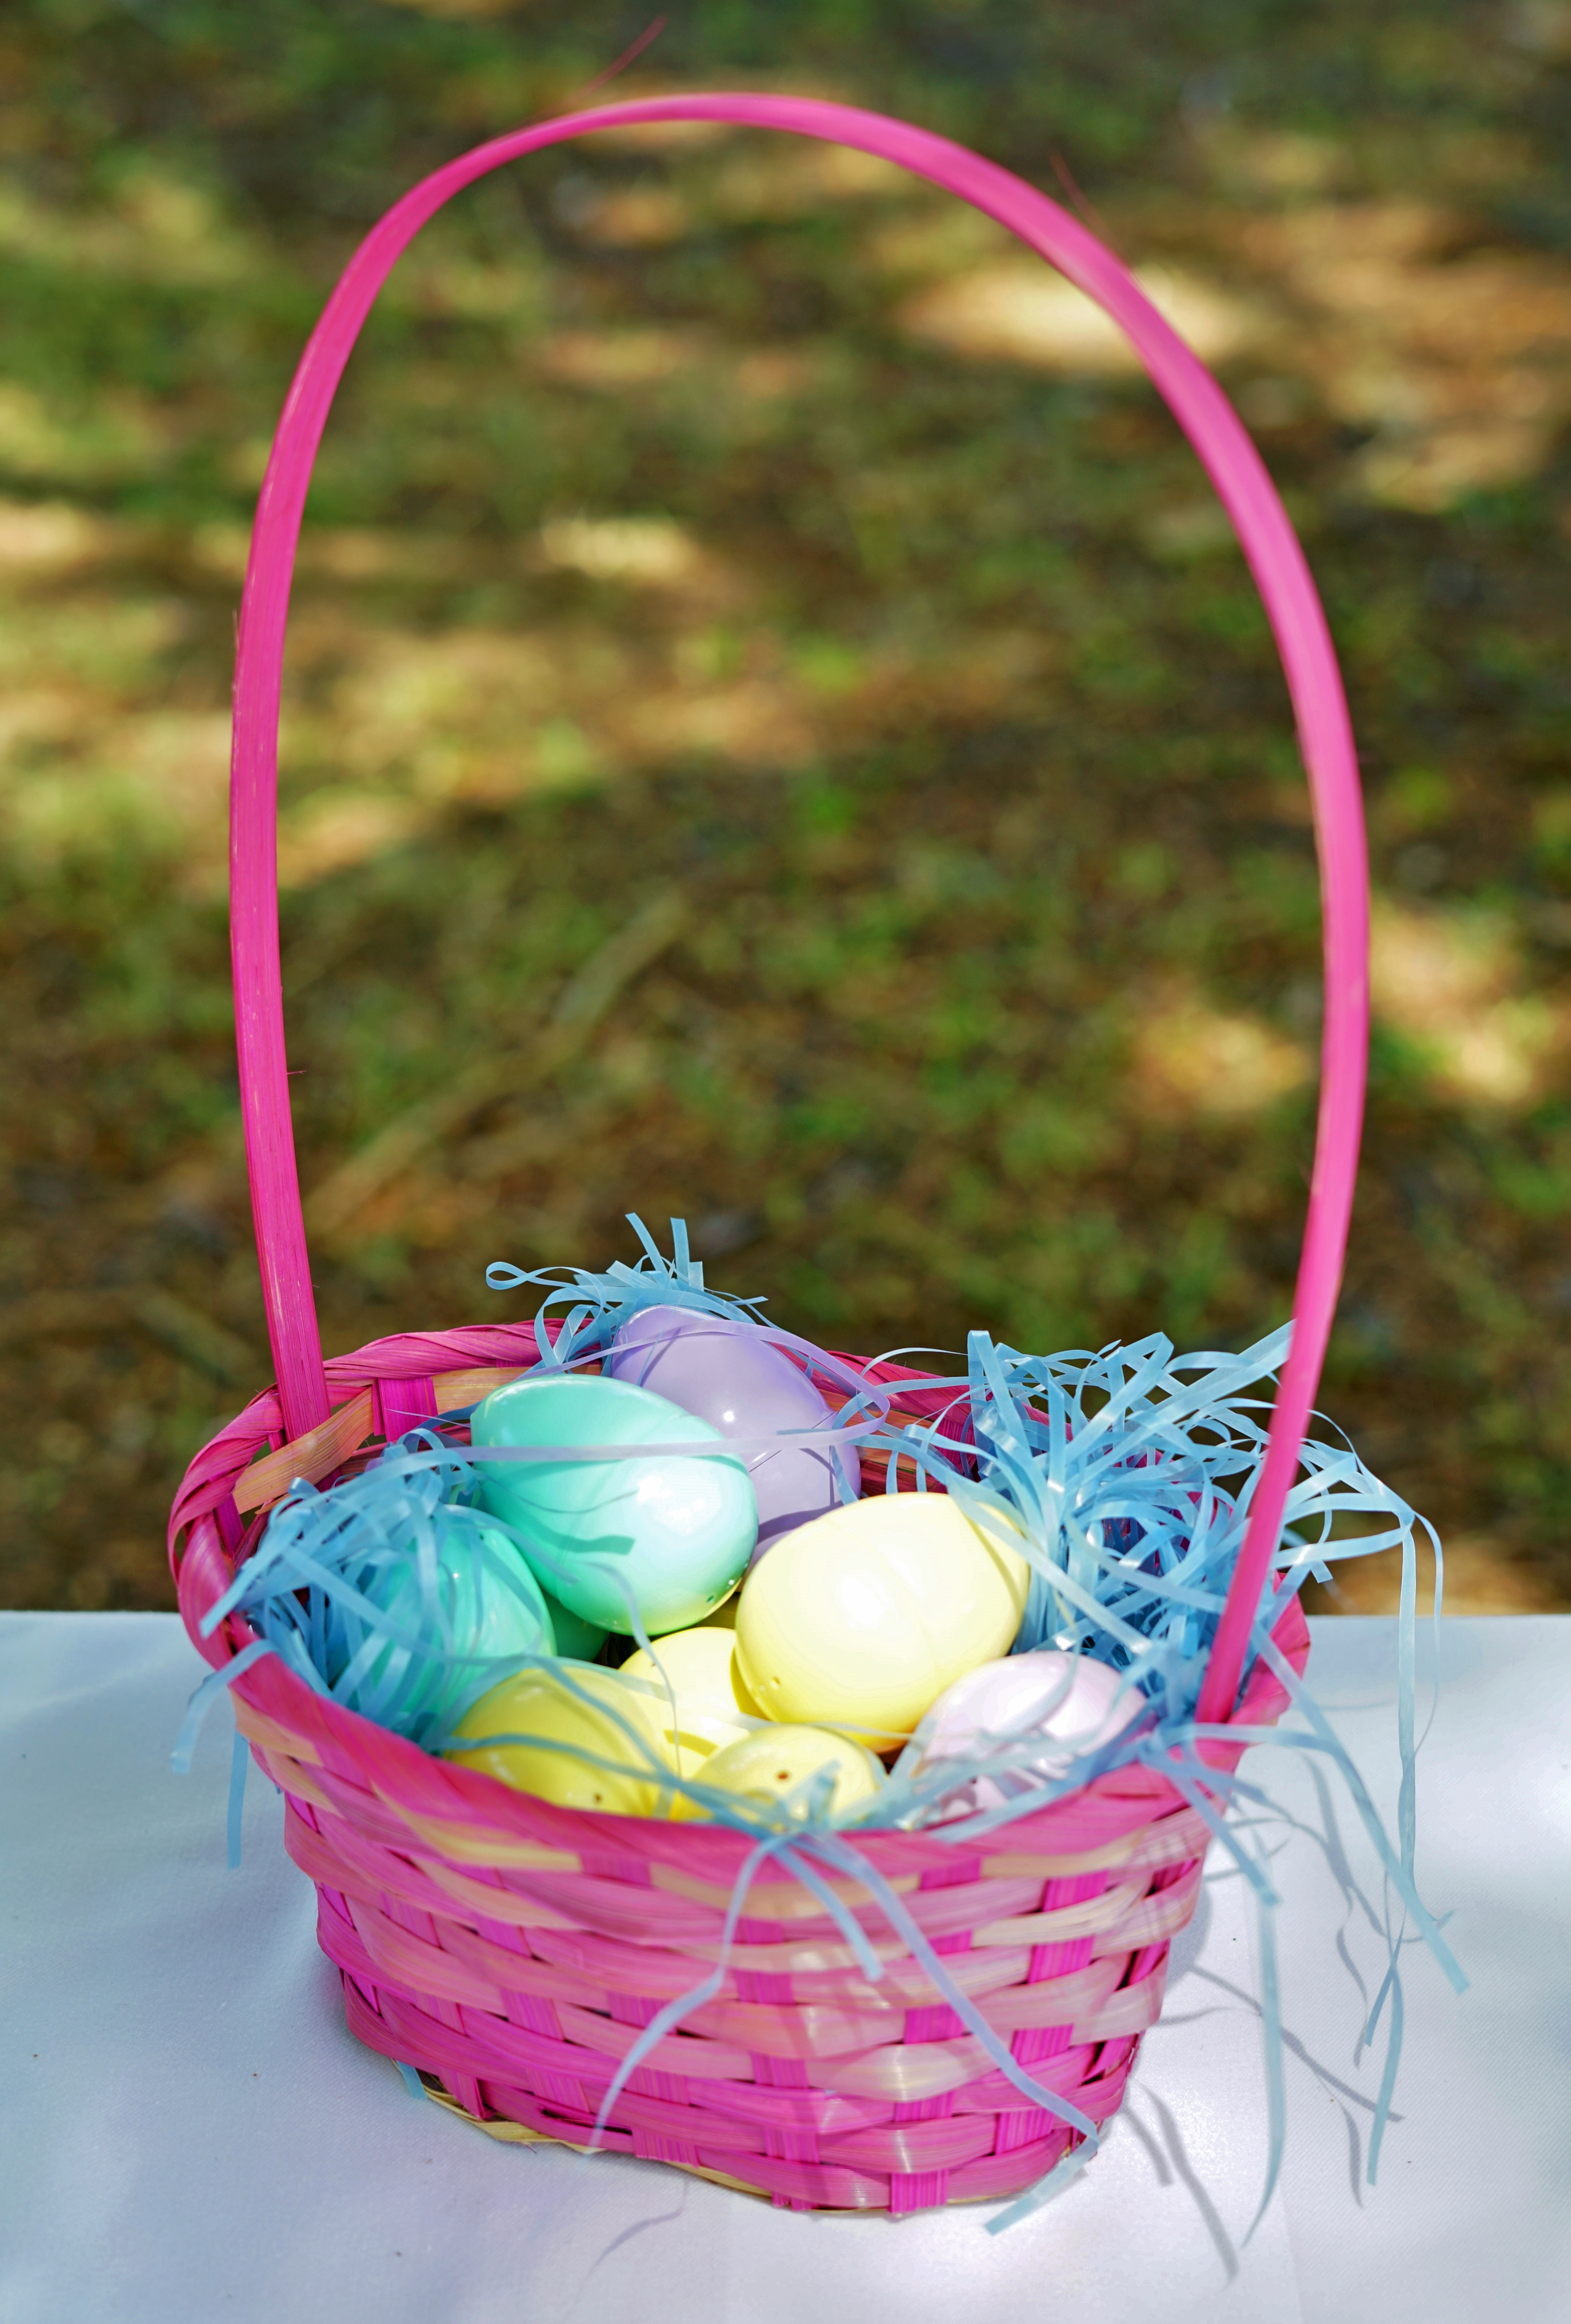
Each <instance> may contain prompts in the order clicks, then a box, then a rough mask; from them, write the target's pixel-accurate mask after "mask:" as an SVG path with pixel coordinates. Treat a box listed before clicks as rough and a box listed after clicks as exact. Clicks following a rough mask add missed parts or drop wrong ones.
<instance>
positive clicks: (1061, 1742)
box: [914, 1646, 1149, 1813]
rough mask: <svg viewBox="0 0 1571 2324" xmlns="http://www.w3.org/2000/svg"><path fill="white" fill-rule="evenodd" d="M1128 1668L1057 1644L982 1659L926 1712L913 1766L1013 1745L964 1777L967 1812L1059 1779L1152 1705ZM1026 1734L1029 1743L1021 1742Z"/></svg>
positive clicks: (923, 1768)
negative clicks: (985, 1771) (1001, 1761)
mask: <svg viewBox="0 0 1571 2324" xmlns="http://www.w3.org/2000/svg"><path fill="white" fill-rule="evenodd" d="M1124 1681H1125V1674H1124V1673H1123V1672H1121V1671H1116V1670H1112V1669H1110V1668H1109V1667H1108V1665H1107V1664H1106V1663H1095V1662H1089V1661H1088V1660H1087V1659H1086V1657H1085V1656H1084V1655H1070V1654H1064V1653H1062V1652H1061V1650H1060V1649H1058V1648H1057V1647H1054V1646H1044V1647H1042V1648H1040V1649H1038V1650H1037V1651H1036V1652H1034V1653H1032V1654H1028V1655H1010V1656H1008V1658H1007V1659H1006V1660H1005V1661H1003V1662H992V1663H983V1664H982V1665H980V1667H979V1668H978V1669H976V1670H973V1671H968V1672H967V1673H966V1674H965V1676H964V1677H963V1678H960V1679H957V1680H956V1681H955V1683H954V1684H953V1685H952V1686H951V1687H949V1688H947V1689H946V1690H945V1692H943V1693H942V1695H940V1697H939V1699H938V1701H936V1702H935V1703H934V1704H933V1706H932V1710H931V1711H930V1712H929V1713H928V1715H927V1717H926V1718H925V1719H924V1720H923V1723H922V1733H921V1737H920V1738H919V1740H920V1745H921V1748H920V1753H919V1757H918V1759H917V1764H916V1768H915V1771H914V1772H915V1773H916V1775H919V1776H920V1775H925V1774H928V1773H929V1772H931V1771H932V1770H933V1769H935V1768H937V1767H939V1766H942V1765H943V1764H944V1763H945V1762H948V1761H955V1762H963V1761H969V1760H974V1759H978V1758H982V1757H987V1755H988V1751H989V1749H991V1748H997V1746H998V1745H1000V1744H1006V1745H1009V1746H1011V1747H1012V1750H1011V1764H1010V1765H1008V1766H1004V1767H1000V1768H998V1769H997V1770H996V1771H995V1772H994V1773H992V1774H990V1775H969V1776H967V1777H966V1778H964V1779H963V1781H962V1783H961V1784H960V1786H959V1788H958V1790H957V1793H956V1802H957V1812H958V1811H959V1810H960V1809H963V1810H964V1811H965V1812H968V1813H969V1812H976V1811H979V1810H981V1809H983V1808H994V1807H997V1806H999V1805H1001V1803H1003V1802H1004V1801H1005V1800H1006V1799H1016V1798H1018V1797H1019V1796H1020V1794H1022V1793H1023V1792H1026V1791H1032V1790H1035V1789H1036V1788H1037V1787H1038V1786H1040V1785H1041V1784H1048V1783H1056V1782H1058V1781H1059V1780H1060V1779H1061V1777H1062V1776H1064V1775H1067V1774H1068V1772H1069V1769H1070V1765H1071V1763H1072V1762H1073V1761H1074V1760H1075V1759H1076V1758H1078V1757H1081V1756H1082V1755H1084V1754H1085V1753H1087V1752H1090V1751H1095V1750H1098V1749H1099V1748H1101V1746H1102V1745H1103V1744H1105V1743H1110V1742H1111V1741H1112V1739H1113V1738H1114V1737H1115V1736H1116V1735H1121V1734H1122V1733H1123V1731H1124V1729H1125V1728H1126V1727H1129V1726H1131V1725H1133V1723H1134V1722H1135V1720H1137V1719H1139V1718H1141V1717H1143V1716H1144V1713H1145V1711H1147V1709H1148V1708H1149V1705H1148V1703H1147V1701H1146V1700H1145V1697H1144V1695H1143V1694H1142V1693H1141V1692H1140V1690H1139V1689H1138V1688H1137V1687H1133V1686H1128V1687H1126V1686H1125V1683H1124ZM1037 1738H1041V1748H1035V1747H1036V1743H1037ZM1027 1741H1029V1742H1030V1744H1031V1746H1032V1748H1029V1749H1026V1748H1023V1747H1024V1745H1025V1743H1026V1742H1027Z"/></svg>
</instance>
